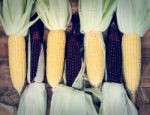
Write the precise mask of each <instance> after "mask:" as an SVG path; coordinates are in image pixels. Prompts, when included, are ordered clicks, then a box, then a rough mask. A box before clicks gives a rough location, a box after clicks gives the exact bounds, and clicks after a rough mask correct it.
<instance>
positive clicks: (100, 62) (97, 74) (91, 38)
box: [84, 32, 105, 87]
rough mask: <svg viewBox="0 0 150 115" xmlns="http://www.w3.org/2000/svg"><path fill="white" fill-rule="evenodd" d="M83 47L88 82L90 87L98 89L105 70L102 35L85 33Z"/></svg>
mask: <svg viewBox="0 0 150 115" xmlns="http://www.w3.org/2000/svg"><path fill="white" fill-rule="evenodd" d="M84 45H85V46H84V47H85V59H86V68H87V74H88V80H89V82H90V84H91V85H93V86H95V87H98V86H99V84H100V83H101V82H102V80H103V77H104V69H105V52H104V43H103V35H102V33H98V32H88V33H86V34H85V41H84Z"/></svg>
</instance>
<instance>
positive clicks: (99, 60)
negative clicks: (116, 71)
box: [79, 0, 116, 87]
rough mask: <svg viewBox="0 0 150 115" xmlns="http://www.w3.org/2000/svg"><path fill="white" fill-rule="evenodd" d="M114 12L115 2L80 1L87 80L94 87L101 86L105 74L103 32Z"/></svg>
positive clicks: (108, 0)
mask: <svg viewBox="0 0 150 115" xmlns="http://www.w3.org/2000/svg"><path fill="white" fill-rule="evenodd" d="M115 10H116V0H105V1H104V0H80V1H79V16H80V22H81V32H82V33H85V37H84V48H85V60H86V67H87V74H88V80H89V82H90V84H91V85H92V86H94V87H98V86H99V85H101V83H102V80H103V78H104V72H105V66H106V64H105V44H104V40H103V35H102V32H104V31H105V30H106V29H107V28H108V25H109V23H110V21H111V19H112V15H113V13H114V11H115Z"/></svg>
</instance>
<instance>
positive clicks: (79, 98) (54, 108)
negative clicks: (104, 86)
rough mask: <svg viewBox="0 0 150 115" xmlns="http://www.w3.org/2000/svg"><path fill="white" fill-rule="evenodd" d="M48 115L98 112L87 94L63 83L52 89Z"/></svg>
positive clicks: (86, 114)
mask: <svg viewBox="0 0 150 115" xmlns="http://www.w3.org/2000/svg"><path fill="white" fill-rule="evenodd" d="M62 97H63V100H62ZM50 115H98V114H97V112H96V109H95V107H94V105H93V102H92V98H91V96H90V95H89V94H86V93H85V92H84V91H79V90H76V89H74V88H71V87H67V86H65V85H59V86H57V87H55V90H54V91H53V96H52V102H51V109H50Z"/></svg>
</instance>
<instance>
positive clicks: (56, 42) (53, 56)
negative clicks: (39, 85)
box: [46, 30, 66, 87]
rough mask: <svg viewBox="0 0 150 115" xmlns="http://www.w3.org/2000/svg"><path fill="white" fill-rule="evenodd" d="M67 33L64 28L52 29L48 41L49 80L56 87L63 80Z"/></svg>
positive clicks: (47, 70)
mask: <svg viewBox="0 0 150 115" xmlns="http://www.w3.org/2000/svg"><path fill="white" fill-rule="evenodd" d="M65 43H66V35H65V32H64V30H52V31H50V32H49V34H48V41H47V68H46V72H47V80H48V82H49V84H50V85H51V86H52V87H55V86H56V85H57V84H58V83H59V82H60V80H61V77H62V73H63V64H64V55H65Z"/></svg>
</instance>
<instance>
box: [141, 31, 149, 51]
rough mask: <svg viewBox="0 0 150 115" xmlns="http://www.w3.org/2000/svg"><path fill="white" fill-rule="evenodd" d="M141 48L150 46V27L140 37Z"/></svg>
mask: <svg viewBox="0 0 150 115" xmlns="http://www.w3.org/2000/svg"><path fill="white" fill-rule="evenodd" d="M142 48H144V49H147V48H148V49H149V48H150V29H149V30H148V31H147V32H146V33H145V35H144V37H143V38H142Z"/></svg>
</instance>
